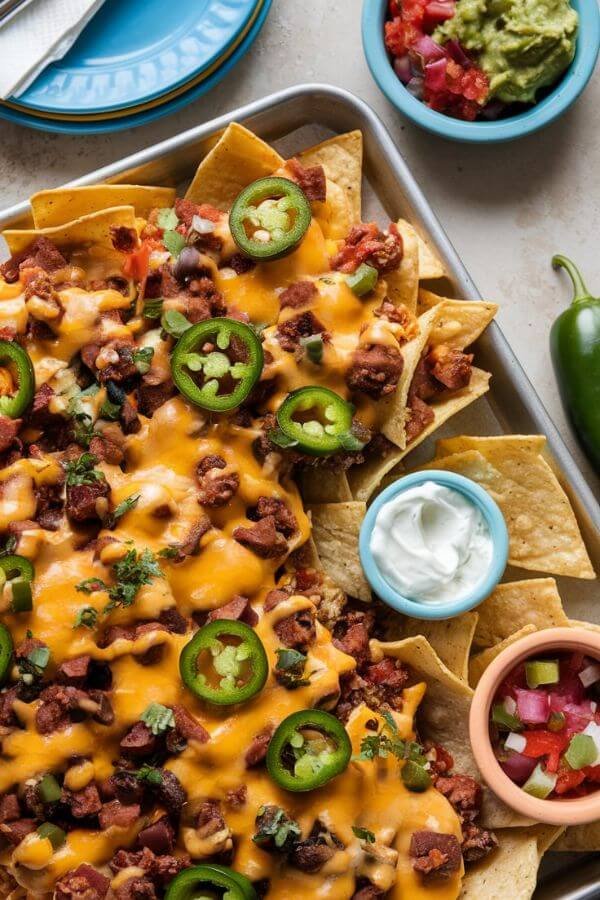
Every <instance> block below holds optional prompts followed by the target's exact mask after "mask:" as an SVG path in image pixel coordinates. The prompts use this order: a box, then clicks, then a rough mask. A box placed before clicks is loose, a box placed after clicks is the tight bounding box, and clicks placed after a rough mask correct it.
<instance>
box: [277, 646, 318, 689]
mask: <svg viewBox="0 0 600 900" xmlns="http://www.w3.org/2000/svg"><path fill="white" fill-rule="evenodd" d="M275 652H276V653H277V666H276V667H275V673H274V674H275V678H276V679H277V681H278V682H279V683H280V684H282V685H283V686H284V687H286V688H288V689H290V690H293V689H294V688H298V687H305V686H306V685H307V684H310V675H309V676H308V677H305V675H304V668H305V666H306V661H307V657H306V656H305V655H304V653H300V651H299V650H291V649H288V648H285V649H284V648H280V649H279V650H276V651H275ZM311 674H312V673H311Z"/></svg>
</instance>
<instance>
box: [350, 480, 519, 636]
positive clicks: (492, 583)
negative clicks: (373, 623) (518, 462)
mask: <svg viewBox="0 0 600 900" xmlns="http://www.w3.org/2000/svg"><path fill="white" fill-rule="evenodd" d="M425 481H434V482H436V484H441V485H444V486H445V487H448V488H452V489H454V490H455V491H458V492H459V493H461V494H463V495H464V496H465V497H467V498H468V499H469V500H470V501H471V502H472V503H473V505H474V506H476V507H478V508H479V510H480V511H481V514H482V516H483V518H484V520H485V522H486V524H487V526H488V529H489V532H490V536H491V538H492V544H493V547H494V552H493V554H492V559H491V561H490V565H489V568H488V571H487V572H486V573H485V575H484V576H483V578H482V579H481V580H480V582H479V583H478V584H476V585H475V586H474V587H473V589H472V590H471V591H470V592H469V593H466V594H464V595H463V596H462V597H460V598H458V599H456V600H448V601H445V602H443V603H421V602H419V601H418V600H413V599H410V598H408V597H404V596H403V595H402V594H400V593H399V591H397V590H396V589H395V588H394V587H392V585H391V584H390V583H389V582H388V581H387V580H386V579H385V578H384V576H383V575H382V574H381V571H380V569H379V566H378V565H377V563H376V561H375V559H374V557H373V554H372V552H371V534H372V533H373V528H374V526H375V520H376V518H377V514H378V512H379V510H380V509H381V508H382V506H385V504H386V503H388V502H389V501H390V500H393V498H394V497H396V496H397V495H398V494H401V493H403V492H404V491H407V490H408V489H409V488H412V487H415V485H418V484H423V482H425ZM508 544H509V541H508V529H507V527H506V522H505V521H504V516H503V515H502V513H501V512H500V508H499V507H498V505H497V504H496V503H495V501H494V500H492V498H491V497H490V495H489V494H488V493H487V491H485V490H484V489H483V488H482V487H480V485H478V484H477V483H476V482H475V481H472V480H471V479H470V478H465V477H464V476H463V475H458V474H456V473H455V472H446V471H444V470H442V469H439V470H438V469H424V470H423V471H421V472H413V473H412V474H411V475H405V476H404V477H403V478H399V479H398V480H397V481H395V482H394V483H393V484H391V485H390V486H389V487H387V488H386V489H385V490H384V491H382V492H381V494H378V496H377V497H376V498H375V500H374V501H373V503H372V504H371V505H370V506H369V508H368V510H367V514H366V516H365V518H364V519H363V523H362V525H361V529H360V536H359V541H358V549H359V555H360V562H361V565H362V568H363V571H364V573H365V576H366V578H367V581H368V582H369V584H370V585H371V587H372V588H373V590H374V592H375V593H376V594H377V596H378V597H379V598H380V600H383V601H384V602H385V603H387V605H388V606H391V607H392V609H395V610H396V612H400V613H403V614H404V615H405V616H412V617H413V618H415V619H430V620H435V619H452V618H453V617H454V616H460V615H462V613H465V612H468V611H469V610H471V609H474V608H475V607H476V606H479V604H480V603H481V602H482V601H483V600H485V599H486V597H489V596H490V594H491V593H492V591H493V590H494V588H495V587H496V585H497V584H498V583H499V581H500V579H501V578H502V576H503V574H504V570H505V569H506V564H507V562H508Z"/></svg>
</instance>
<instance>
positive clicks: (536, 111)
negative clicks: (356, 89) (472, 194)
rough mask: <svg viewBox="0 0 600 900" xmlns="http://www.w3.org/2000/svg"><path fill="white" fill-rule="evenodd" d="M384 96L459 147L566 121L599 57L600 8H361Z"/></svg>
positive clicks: (442, 4) (593, 1)
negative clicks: (558, 119) (562, 120)
mask: <svg viewBox="0 0 600 900" xmlns="http://www.w3.org/2000/svg"><path fill="white" fill-rule="evenodd" d="M362 39H363V48H364V52H365V55H366V58H367V63H368V65H369V68H370V70H371V74H372V75H373V77H374V79H375V81H376V82H377V84H378V85H379V88H380V89H381V90H382V92H383V93H384V94H385V95H386V97H387V98H388V100H389V101H390V102H391V103H392V104H393V105H394V106H395V107H396V108H397V109H398V110H399V111H400V112H401V113H402V114H403V115H404V116H406V117H407V118H408V119H410V120H411V121H412V122H414V123H415V124H417V125H419V126H420V127H421V128H425V129H426V130H427V131H430V132H433V133H434V134H438V135H440V136H442V137H446V138H451V139H452V140H456V141H465V142H470V143H480V144H484V143H498V142H502V141H511V140H514V139H515V138H518V137H523V136H524V135H526V134H531V133H532V132H534V131H538V130H539V129H540V128H543V127H545V126H546V125H548V124H550V123H551V122H553V121H554V120H555V119H557V118H558V117H559V116H561V115H562V114H563V113H564V112H565V111H566V110H567V109H568V108H569V107H570V106H571V105H572V104H573V103H574V102H575V101H576V100H577V98H578V97H579V95H580V94H581V92H582V91H583V89H584V88H585V86H586V85H587V83H588V82H589V80H590V79H591V77H592V75H593V72H594V67H595V64H596V60H597V58H598V52H599V50H600V10H599V8H598V2H597V0H506V2H505V3H503V4H494V3H492V2H491V0H485V2H478V0H364V5H363V16H362Z"/></svg>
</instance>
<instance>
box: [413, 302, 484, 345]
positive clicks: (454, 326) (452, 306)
mask: <svg viewBox="0 0 600 900" xmlns="http://www.w3.org/2000/svg"><path fill="white" fill-rule="evenodd" d="M424 293H427V292H426V291H420V292H419V294H420V295H421V294H424ZM442 304H443V305H442ZM435 306H436V308H437V310H438V315H437V317H436V319H435V324H434V326H433V328H432V329H431V333H430V335H429V342H430V343H431V344H433V345H434V346H436V345H437V344H446V345H447V346H448V347H451V348H452V349H453V350H464V349H465V347H470V346H471V344H473V343H474V342H475V341H476V340H477V338H478V337H479V335H480V334H481V333H482V332H483V331H485V329H486V328H487V326H488V325H489V324H490V322H491V321H492V319H493V318H494V316H495V315H496V313H497V312H498V305H497V304H496V303H485V302H484V301H483V300H447V299H446V298H442V300H441V303H440V304H439V305H438V304H435Z"/></svg>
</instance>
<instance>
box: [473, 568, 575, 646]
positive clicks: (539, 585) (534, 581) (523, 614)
mask: <svg viewBox="0 0 600 900" xmlns="http://www.w3.org/2000/svg"><path fill="white" fill-rule="evenodd" d="M477 612H478V613H479V621H478V622H477V627H476V629H475V637H474V643H475V644H476V645H477V646H478V647H493V646H494V645H495V644H498V643H500V641H503V640H504V639H505V638H507V637H509V636H510V635H511V634H514V632H515V631H518V630H519V629H520V628H523V627H524V626H525V625H535V627H536V629H537V630H540V629H541V628H560V627H563V626H568V625H569V620H568V618H567V616H566V614H565V611H564V609H563V605H562V601H561V599H560V594H559V593H558V588H557V587H556V581H555V580H554V578H530V579H527V580H526V581H512V582H509V583H508V584H499V585H498V587H497V588H496V589H495V591H494V592H493V594H491V595H490V596H489V597H488V598H487V600H484V601H483V603H481V604H480V605H479V606H478V607H477Z"/></svg>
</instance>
